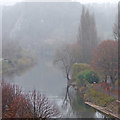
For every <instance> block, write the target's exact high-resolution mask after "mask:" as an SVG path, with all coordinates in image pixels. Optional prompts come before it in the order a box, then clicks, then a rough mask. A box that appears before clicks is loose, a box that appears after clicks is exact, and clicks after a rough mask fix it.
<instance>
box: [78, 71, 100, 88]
mask: <svg viewBox="0 0 120 120" xmlns="http://www.w3.org/2000/svg"><path fill="white" fill-rule="evenodd" d="M99 80H100V78H99V76H98V75H97V73H96V72H95V71H93V70H85V71H82V72H80V73H79V74H78V77H77V80H76V82H77V84H78V85H79V86H84V85H86V84H88V83H90V84H91V83H94V82H96V83H98V82H99Z"/></svg>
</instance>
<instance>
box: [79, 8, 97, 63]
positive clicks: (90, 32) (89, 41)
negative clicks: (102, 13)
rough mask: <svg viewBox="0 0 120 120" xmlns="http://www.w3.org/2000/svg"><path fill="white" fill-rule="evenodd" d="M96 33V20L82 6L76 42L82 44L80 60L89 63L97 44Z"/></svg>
mask: <svg viewBox="0 0 120 120" xmlns="http://www.w3.org/2000/svg"><path fill="white" fill-rule="evenodd" d="M98 39H99V38H98V35H97V29H96V22H95V18H94V15H93V14H90V13H89V10H85V8H84V7H83V8H82V14H81V19H80V25H79V31H78V40H77V41H78V44H80V45H81V46H82V53H83V55H82V58H83V60H82V61H80V62H86V63H90V62H91V58H92V54H93V51H94V49H95V48H96V47H97V44H98Z"/></svg>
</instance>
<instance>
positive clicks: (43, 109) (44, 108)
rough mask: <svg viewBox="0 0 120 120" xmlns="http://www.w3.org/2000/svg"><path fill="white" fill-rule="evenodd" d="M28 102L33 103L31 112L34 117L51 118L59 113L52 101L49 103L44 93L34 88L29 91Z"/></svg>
mask: <svg viewBox="0 0 120 120" xmlns="http://www.w3.org/2000/svg"><path fill="white" fill-rule="evenodd" d="M29 96H30V102H31V104H32V105H33V107H32V113H33V116H34V118H41V119H43V118H51V117H58V116H59V115H60V113H59V110H58V109H57V107H56V105H55V104H54V103H51V102H50V101H49V100H48V98H47V97H46V96H45V95H42V94H41V93H40V92H36V90H34V91H32V94H31V93H30V95H29Z"/></svg>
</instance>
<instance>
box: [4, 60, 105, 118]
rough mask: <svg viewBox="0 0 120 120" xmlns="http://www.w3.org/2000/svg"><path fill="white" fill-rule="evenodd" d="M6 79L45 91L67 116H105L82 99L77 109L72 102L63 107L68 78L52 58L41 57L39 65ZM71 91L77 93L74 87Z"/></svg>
mask: <svg viewBox="0 0 120 120" xmlns="http://www.w3.org/2000/svg"><path fill="white" fill-rule="evenodd" d="M4 79H5V80H8V81H10V82H14V83H15V84H17V85H19V86H20V87H22V88H23V90H25V91H29V90H33V89H36V90H38V91H40V92H41V93H44V94H45V95H46V96H47V97H48V98H49V99H50V100H52V101H55V103H56V104H57V105H58V107H59V110H60V111H61V116H62V117H65V118H86V117H87V118H104V117H105V115H103V114H101V113H100V112H98V111H95V110H94V109H92V108H91V107H89V106H87V105H85V104H84V103H83V102H82V101H81V102H80V105H79V106H80V107H79V108H77V110H78V111H77V110H73V109H72V107H71V106H70V104H68V105H67V107H63V106H62V105H63V98H64V96H65V92H64V91H65V90H66V79H65V78H64V75H63V73H62V71H61V70H60V69H58V68H57V67H55V66H54V65H53V64H52V60H50V59H49V60H47V59H46V60H45V59H39V62H38V64H37V65H35V66H34V67H33V68H31V69H30V70H28V71H27V72H25V73H24V74H15V75H9V76H4ZM70 90H71V91H72V92H71V93H72V94H73V93H74V94H75V91H74V89H73V88H70Z"/></svg>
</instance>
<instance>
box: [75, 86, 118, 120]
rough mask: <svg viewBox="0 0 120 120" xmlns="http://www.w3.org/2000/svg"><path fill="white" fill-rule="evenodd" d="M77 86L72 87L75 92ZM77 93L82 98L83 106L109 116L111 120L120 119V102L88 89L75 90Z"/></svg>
mask: <svg viewBox="0 0 120 120" xmlns="http://www.w3.org/2000/svg"><path fill="white" fill-rule="evenodd" d="M76 87H77V86H74V89H75V90H76ZM77 93H78V95H79V96H82V98H83V100H84V102H85V104H87V105H89V106H91V107H92V108H94V109H96V110H98V111H100V112H102V113H104V114H106V115H108V116H110V117H111V118H118V119H120V102H119V101H118V100H116V99H115V98H114V97H112V96H109V95H107V94H106V93H103V92H102V91H98V90H97V89H95V88H93V87H90V88H85V87H84V89H83V88H77Z"/></svg>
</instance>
